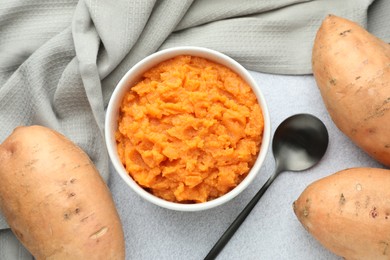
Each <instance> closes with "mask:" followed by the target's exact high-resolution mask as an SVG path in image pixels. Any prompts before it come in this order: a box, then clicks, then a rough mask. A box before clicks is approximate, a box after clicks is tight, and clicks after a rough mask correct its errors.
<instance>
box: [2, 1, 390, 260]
mask: <svg viewBox="0 0 390 260" xmlns="http://www.w3.org/2000/svg"><path fill="white" fill-rule="evenodd" d="M330 13H332V14H335V15H339V16H342V17H345V18H348V19H351V20H354V21H356V22H358V23H359V24H361V25H362V26H364V27H366V28H368V30H369V31H370V32H372V33H373V34H375V35H377V36H378V37H380V38H382V39H383V40H385V41H387V42H389V41H390V16H389V15H388V14H389V13H390V1H388V0H376V1H375V0H344V1H339V0H317V1H310V0H262V1H251V0H240V1H235V0H213V1H207V0H195V1H192V0H170V1H168V0H167V1H155V0H133V1H125V0H116V1H107V0H106V1H104V0H79V1H77V0H49V1H48V0H1V2H0V126H1V127H0V142H1V141H3V140H4V139H5V138H6V137H7V136H8V135H9V134H10V133H11V132H12V130H13V129H14V128H15V127H16V126H19V125H32V124H40V125H45V126H48V127H51V128H53V129H56V130H58V131H59V132H61V133H63V134H64V135H66V136H67V137H68V138H70V139H71V140H73V141H74V142H75V143H77V144H78V145H79V146H81V147H82V148H83V149H84V150H85V151H86V152H87V153H88V154H89V156H90V157H91V159H92V160H93V162H94V163H95V164H96V166H97V168H98V169H99V171H100V173H101V175H102V176H103V178H104V179H105V180H106V181H107V182H108V181H109V170H108V161H109V160H108V157H107V153H106V150H105V145H104V138H103V131H104V128H103V124H104V109H105V107H106V105H107V103H108V100H109V98H110V95H111V93H112V91H113V89H114V88H115V85H116V84H117V82H118V81H119V80H120V78H121V77H122V76H123V75H124V73H125V72H126V71H127V70H128V69H129V68H131V66H132V65H134V64H135V63H136V62H138V61H139V60H141V59H142V58H144V57H145V56H147V55H149V54H151V53H153V52H156V51H158V50H160V49H165V48H168V47H172V46H180V45H195V46H203V47H208V48H212V49H215V50H218V51H221V52H223V53H225V54H227V55H229V56H231V57H233V58H234V59H236V60H237V61H239V62H240V63H241V64H243V65H244V66H245V67H246V68H247V69H250V70H254V71H260V72H266V73H275V74H292V75H296V74H310V73H311V48H312V44H313V39H314V37H315V33H316V31H317V29H318V27H319V25H320V24H321V21H322V20H323V18H324V17H325V16H326V15H327V14H330ZM0 185H1V180H0ZM7 228H8V226H7V224H6V222H5V220H4V218H3V217H2V215H1V214H0V259H7V260H8V259H11V260H12V259H32V257H31V256H30V255H29V253H28V252H27V251H26V250H25V249H24V248H23V246H22V245H21V244H20V243H19V242H18V241H17V240H16V238H15V237H14V236H13V234H12V232H11V231H10V230H9V229H7Z"/></svg>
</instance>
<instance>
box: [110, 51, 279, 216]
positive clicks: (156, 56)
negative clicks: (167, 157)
mask: <svg viewBox="0 0 390 260" xmlns="http://www.w3.org/2000/svg"><path fill="white" fill-rule="evenodd" d="M178 55H191V56H198V57H203V58H206V59H208V60H210V61H213V62H216V63H219V64H221V65H224V66H226V67H228V68H229V69H231V70H233V71H234V72H235V73H237V74H238V75H240V76H241V77H242V78H243V79H244V80H245V81H246V82H247V83H248V84H249V86H250V87H251V89H252V91H253V92H254V93H255V95H256V98H257V101H258V103H259V105H260V108H261V110H262V114H263V120H264V129H263V137H262V143H261V147H260V151H259V154H258V156H257V158H256V161H255V163H254V164H253V166H252V168H251V169H250V171H249V172H248V174H247V176H246V177H245V178H244V179H243V180H242V181H241V182H240V183H239V184H238V185H237V186H236V187H235V188H233V189H232V190H230V191H229V192H227V193H226V194H224V195H222V196H220V197H218V198H216V199H213V200H210V201H207V202H202V203H194V204H182V203H177V202H171V201H167V200H164V199H162V198H159V197H157V196H155V195H153V194H151V193H149V192H147V191H146V190H145V189H144V188H142V187H141V186H140V185H138V184H137V183H136V182H135V180H134V179H133V178H132V177H131V176H130V175H129V174H128V173H127V171H126V169H125V168H124V166H123V165H122V163H121V161H120V159H119V156H118V153H117V149H116V141H115V131H116V130H117V118H118V109H119V107H120V104H121V102H122V99H123V95H124V94H125V93H126V92H127V91H128V90H129V89H130V88H131V85H132V84H130V83H129V81H131V78H132V77H133V76H135V78H133V80H132V81H136V79H137V78H140V76H141V75H142V73H143V72H145V71H147V70H148V69H150V68H152V67H154V66H156V65H157V64H159V63H160V62H162V61H165V60H168V59H170V58H173V57H176V56H178ZM270 133H271V123H270V116H269V110H268V106H267V103H266V101H265V98H264V96H263V93H262V91H261V90H260V88H259V86H258V85H257V83H256V81H255V80H254V79H253V77H252V76H251V74H250V73H249V72H248V71H247V70H246V69H245V68H244V67H243V66H242V65H241V64H239V63H238V62H237V61H235V60H234V59H232V58H231V57H229V56H227V55H225V54H223V53H221V52H218V51H215V50H212V49H208V48H204V47H195V46H180V47H172V48H168V49H164V50H161V51H158V52H155V53H153V54H151V55H149V56H147V57H145V58H144V59H142V60H140V61H139V62H137V63H136V64H135V65H134V66H132V67H131V68H130V69H129V70H128V71H127V72H126V74H125V75H124V76H123V77H122V78H121V80H120V81H119V82H118V84H117V85H116V87H115V89H114V91H113V93H112V95H111V97H110V100H109V103H108V106H107V110H106V115H105V142H106V147H107V151H108V154H109V157H110V159H111V163H112V165H113V166H114V169H115V171H116V172H117V173H118V174H119V175H120V177H121V178H122V179H123V180H124V181H125V183H126V184H127V185H128V186H130V188H132V190H133V191H135V192H136V193H137V194H138V195H140V196H141V197H143V198H144V199H146V200H147V201H149V202H151V203H153V204H155V205H158V206H160V207H163V208H167V209H171V210H176V211H200V210H206V209H211V208H214V207H216V206H219V205H221V204H223V203H225V202H227V201H230V200H231V199H233V198H234V197H236V196H237V195H238V194H240V193H241V192H242V191H243V190H245V189H246V188H247V187H248V186H249V184H250V183H251V182H252V181H253V179H254V178H255V177H256V176H257V174H258V173H259V172H260V168H261V166H262V165H263V162H264V160H265V157H266V155H267V154H268V149H269V145H270Z"/></svg>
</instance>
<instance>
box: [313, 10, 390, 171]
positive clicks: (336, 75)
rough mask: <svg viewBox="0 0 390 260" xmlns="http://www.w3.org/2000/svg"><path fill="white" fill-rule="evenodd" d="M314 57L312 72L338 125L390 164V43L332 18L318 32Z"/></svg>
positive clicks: (338, 18)
mask: <svg viewBox="0 0 390 260" xmlns="http://www.w3.org/2000/svg"><path fill="white" fill-rule="evenodd" d="M312 54H313V55H312V65H313V74H314V77H315V79H316V82H317V85H318V87H319V89H320V92H321V95H322V98H323V100H324V103H325V105H326V107H327V109H328V111H329V114H330V116H331V117H332V119H333V121H334V123H335V124H336V126H337V127H338V128H339V129H340V130H341V131H342V132H343V133H344V134H345V135H346V136H348V137H349V138H350V139H351V140H352V141H353V142H354V143H355V144H356V145H357V146H359V147H360V148H361V149H362V150H364V151H365V152H367V153H368V154H369V155H371V156H372V157H373V158H374V159H376V160H377V161H379V162H381V163H382V164H384V165H386V166H390V45H389V44H387V43H385V42H383V41H381V40H380V39H378V38H376V37H375V36H374V35H372V34H370V33H369V32H367V31H366V30H365V29H363V28H362V27H360V26H359V25H357V24H356V23H354V22H351V21H349V20H346V19H343V18H340V17H337V16H334V15H330V16H328V17H327V18H326V19H325V20H324V21H323V23H322V25H321V27H320V29H319V30H318V32H317V36H316V38H315V42H314V47H313V53H312Z"/></svg>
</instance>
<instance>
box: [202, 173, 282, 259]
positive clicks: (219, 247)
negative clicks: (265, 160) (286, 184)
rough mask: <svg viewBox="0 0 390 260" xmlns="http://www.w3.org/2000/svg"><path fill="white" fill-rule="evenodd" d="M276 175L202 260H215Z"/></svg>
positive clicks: (273, 177)
mask: <svg viewBox="0 0 390 260" xmlns="http://www.w3.org/2000/svg"><path fill="white" fill-rule="evenodd" d="M277 175H278V172H277V171H275V173H274V174H273V175H271V177H270V178H269V179H268V180H267V182H266V183H265V184H264V185H263V187H261V189H260V190H259V191H258V192H257V193H256V195H255V196H254V197H253V198H252V200H251V201H250V202H249V203H248V205H246V207H245V208H244V209H243V210H242V211H241V213H240V214H239V215H238V216H237V218H236V219H235V220H234V221H233V223H232V224H231V225H230V226H229V228H228V229H227V230H226V231H225V233H223V235H222V236H221V238H220V239H219V240H218V242H217V243H215V245H214V247H213V248H212V249H211V250H210V252H209V253H208V254H207V256H206V257H205V258H204V260H211V259H215V258H216V257H217V256H218V254H219V253H220V252H221V250H222V249H223V248H224V247H225V245H226V244H227V243H228V242H229V240H230V239H231V238H232V236H233V235H234V233H236V231H237V230H238V228H239V227H240V226H241V224H242V223H243V222H244V220H245V219H246V217H247V216H248V215H249V213H251V211H252V209H253V208H254V207H255V206H256V204H257V202H258V201H259V200H260V198H261V197H262V196H263V194H264V193H265V191H266V190H267V189H268V187H269V186H270V185H271V183H272V182H273V181H274V180H275V178H276V176H277Z"/></svg>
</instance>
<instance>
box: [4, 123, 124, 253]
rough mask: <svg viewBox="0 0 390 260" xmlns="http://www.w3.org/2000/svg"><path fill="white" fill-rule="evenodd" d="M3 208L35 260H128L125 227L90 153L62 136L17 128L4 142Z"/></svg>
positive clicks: (51, 132)
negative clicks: (88, 154)
mask: <svg viewBox="0 0 390 260" xmlns="http://www.w3.org/2000/svg"><path fill="white" fill-rule="evenodd" d="M0 180H1V182H0V209H1V211H2V213H3V214H4V216H5V218H6V220H7V222H8V224H9V226H10V227H11V229H12V231H13V232H14V234H15V235H16V237H17V238H18V239H19V240H20V241H21V242H22V243H23V244H24V246H25V247H26V248H27V249H28V250H29V251H30V252H31V254H32V255H33V256H34V257H35V258H36V259H38V260H39V259H124V255H125V253H124V237H123V231H122V225H121V222H120V219H119V216H118V213H117V211H116V208H115V205H114V202H113V200H112V197H111V195H110V192H109V190H108V188H107V186H106V184H105V183H104V181H103V179H102V178H101V177H100V175H99V173H98V171H97V170H96V168H95V167H94V165H93V163H92V162H91V161H90V159H89V157H88V156H87V155H86V154H85V153H84V152H83V151H82V150H81V149H80V148H78V147H77V146H76V145H75V144H73V143H72V142H71V141H69V140H68V139H66V138H65V137H64V136H62V135H61V134H59V133H57V132H55V131H53V130H50V129H48V128H45V127H40V126H30V127H19V128H16V129H15V130H14V132H13V133H12V134H11V135H10V136H9V137H8V138H7V139H6V140H5V141H4V142H3V143H2V144H1V145H0Z"/></svg>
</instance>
